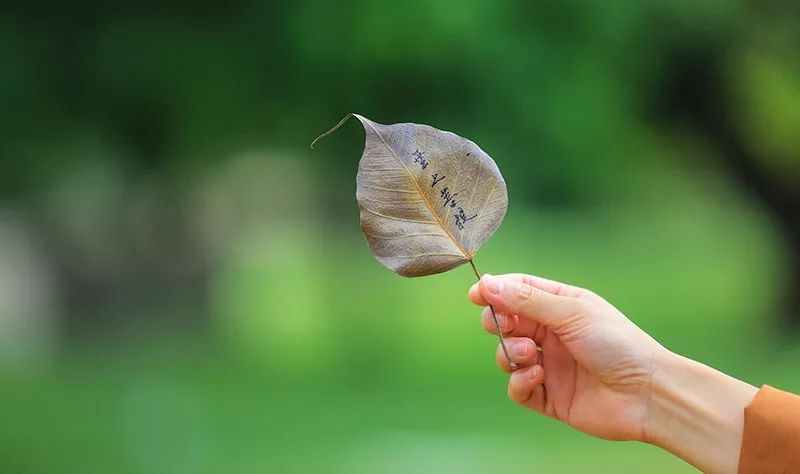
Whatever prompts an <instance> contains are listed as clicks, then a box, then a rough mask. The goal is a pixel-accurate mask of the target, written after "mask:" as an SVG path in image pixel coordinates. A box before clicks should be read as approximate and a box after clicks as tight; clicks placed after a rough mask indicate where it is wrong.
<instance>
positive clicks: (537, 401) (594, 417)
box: [469, 274, 757, 473]
mask: <svg viewBox="0 0 800 474" xmlns="http://www.w3.org/2000/svg"><path fill="white" fill-rule="evenodd" d="M469 297H470V299H471V300H472V302H473V303H475V304H476V305H479V306H487V305H489V304H491V305H493V306H494V308H495V310H496V312H497V318H498V323H499V326H500V330H501V331H502V333H503V335H504V336H505V337H507V339H505V340H506V343H507V344H508V346H509V349H510V355H511V358H512V359H513V361H514V362H515V363H516V364H517V365H518V366H519V368H518V369H517V370H514V371H512V370H511V368H510V367H509V364H508V361H507V360H506V358H505V356H504V354H503V352H502V350H501V348H500V346H498V348H497V353H496V359H497V364H498V365H499V366H500V368H501V369H502V370H504V371H505V372H507V373H510V374H511V376H510V378H509V383H508V396H509V398H511V399H512V400H513V401H515V402H516V403H519V404H520V405H523V406H525V407H528V408H531V409H533V410H536V411H538V412H540V413H543V414H545V415H548V416H551V417H553V418H556V419H558V420H560V421H563V422H564V423H567V424H569V425H570V426H572V427H573V428H576V429H578V430H580V431H583V432H585V433H588V434H590V435H593V436H597V437H600V438H605V439H610V440H638V441H644V442H647V443H651V444H654V445H656V446H659V447H661V448H663V449H665V450H667V451H669V452H671V453H673V454H675V455H676V456H679V457H681V458H683V459H684V460H686V461H687V462H689V463H691V464H693V465H694V466H695V467H697V468H699V469H701V470H702V471H703V472H710V473H717V472H719V473H727V472H736V470H737V466H738V457H739V449H740V445H741V440H742V431H743V425H744V420H743V411H744V407H745V406H746V405H747V404H748V403H749V402H750V400H752V398H753V397H754V396H755V393H756V391H757V389H756V388H755V387H753V386H752V385H749V384H747V383H745V382H742V381H740V380H737V379H735V378H733V377H730V376H728V375H726V374H724V373H722V372H719V371H717V370H714V369H713V368H711V367H708V366H706V365H703V364H700V363H698V362H695V361H693V360H690V359H687V358H685V357H682V356H680V355H677V354H674V353H672V352H670V351H668V350H667V349H665V348H664V347H663V346H661V345H660V344H659V343H658V342H656V341H655V340H654V339H653V338H652V337H650V336H649V335H648V334H647V333H645V332H644V331H643V330H641V329H640V328H639V327H638V326H636V325H635V324H634V323H633V322H631V321H630V320H629V319H628V318H626V317H625V315H623V314H622V313H621V312H620V311H619V310H617V309H616V308H615V307H614V306H612V305H611V304H610V303H608V302H607V301H606V300H604V299H603V298H601V297H600V296H598V295H596V294H594V293H592V292H590V291H588V290H585V289H582V288H577V287H573V286H569V285H565V284H563V283H558V282H555V281H551V280H546V279H544V278H539V277H534V276H530V275H523V274H508V275H502V276H491V275H484V276H483V278H481V280H480V281H479V282H478V283H476V284H475V285H473V286H472V288H470V290H469ZM481 324H482V325H483V327H484V328H485V329H486V330H487V331H489V332H491V333H495V331H496V329H495V326H494V322H493V320H492V315H491V312H490V311H489V308H486V309H484V311H483V315H482V317H481ZM537 346H538V347H539V348H541V352H538V351H537V350H536V349H537Z"/></svg>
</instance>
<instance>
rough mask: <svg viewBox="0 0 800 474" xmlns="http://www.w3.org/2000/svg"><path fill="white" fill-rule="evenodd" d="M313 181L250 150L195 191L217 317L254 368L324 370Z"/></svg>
mask: <svg viewBox="0 0 800 474" xmlns="http://www.w3.org/2000/svg"><path fill="white" fill-rule="evenodd" d="M318 196H319V189H318V186H317V183H316V179H315V175H314V174H313V173H312V171H311V169H310V168H309V167H308V166H307V165H306V164H305V163H304V162H303V161H301V160H297V159H291V158H287V157H284V156H281V155H280V154H278V153H275V152H259V151H252V152H247V153H244V154H242V155H239V156H237V157H234V158H232V159H231V160H229V161H227V162H226V163H225V165H223V167H222V168H216V169H213V170H210V174H209V176H208V178H207V179H205V180H203V181H202V184H200V185H199V187H198V190H197V199H198V201H199V205H198V209H199V211H198V213H199V215H198V217H197V219H195V220H196V221H197V222H199V223H200V224H199V225H200V227H201V229H199V230H198V235H203V236H205V239H206V241H205V246H206V252H208V254H209V255H210V256H211V258H210V260H211V261H212V262H213V263H212V265H211V273H212V278H211V281H212V283H211V311H212V314H213V316H214V318H215V320H216V323H217V327H218V329H219V331H220V333H221V335H222V337H223V339H224V340H225V341H226V342H227V343H228V344H229V345H230V346H231V347H233V348H234V349H235V350H236V351H238V352H240V353H242V354H244V355H246V356H247V357H250V358H252V359H254V360H256V361H260V362H264V363H268V364H270V365H274V366H275V367H276V368H283V369H286V370H289V371H294V370H296V369H298V368H301V367H302V368H303V370H304V371H306V372H307V371H308V370H314V369H311V368H312V367H317V368H318V369H321V364H320V363H319V362H320V361H321V360H323V361H324V360H326V359H325V358H323V357H321V356H322V355H323V354H326V352H327V350H326V345H327V344H326V340H327V337H326V335H327V334H329V330H330V329H329V324H328V318H327V314H326V312H324V311H321V309H322V308H325V307H326V304H325V302H324V301H323V295H324V291H325V286H324V282H323V281H321V279H322V277H321V276H320V272H319V266H320V257H321V256H322V253H323V252H324V251H325V249H324V248H323V246H324V238H325V230H324V228H322V227H321V225H322V224H320V221H321V220H322V219H321V218H320V215H319V211H318V206H317V202H318V199H317V198H318Z"/></svg>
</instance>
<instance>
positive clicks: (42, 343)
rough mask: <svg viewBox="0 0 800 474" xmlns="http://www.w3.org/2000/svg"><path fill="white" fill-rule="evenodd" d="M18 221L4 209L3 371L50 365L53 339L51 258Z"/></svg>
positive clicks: (0, 229)
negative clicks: (43, 252)
mask: <svg viewBox="0 0 800 474" xmlns="http://www.w3.org/2000/svg"><path fill="white" fill-rule="evenodd" d="M35 242H36V241H35V239H34V238H33V233H32V232H31V231H30V230H29V229H28V228H27V226H26V225H25V223H24V222H23V220H22V219H21V218H19V217H18V216H16V215H14V214H11V213H8V212H3V211H2V210H0V368H2V369H11V370H26V369H32V368H36V367H40V366H42V365H44V364H47V363H48V362H49V361H50V360H51V357H52V354H53V342H54V336H55V317H54V316H55V307H54V305H55V292H54V286H53V281H52V278H51V274H50V269H49V268H48V265H47V259H46V257H45V256H44V255H42V252H41V249H40V248H38V247H37V245H36V244H35Z"/></svg>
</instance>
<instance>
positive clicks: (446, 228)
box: [312, 114, 508, 277]
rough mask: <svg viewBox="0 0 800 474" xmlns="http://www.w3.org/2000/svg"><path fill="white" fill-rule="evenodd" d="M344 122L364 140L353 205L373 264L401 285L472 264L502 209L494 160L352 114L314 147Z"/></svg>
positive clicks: (442, 136)
mask: <svg viewBox="0 0 800 474" xmlns="http://www.w3.org/2000/svg"><path fill="white" fill-rule="evenodd" d="M350 117H355V118H357V119H358V120H359V121H360V122H361V124H362V125H363V126H364V131H365V132H366V139H365V144H364V153H363V154H362V155H361V161H360V163H359V166H358V174H357V175H356V199H357V201H358V207H359V209H360V211H361V229H362V230H363V232H364V235H365V236H366V237H367V242H368V243H369V249H370V251H372V253H373V254H374V255H375V257H376V258H377V259H378V261H380V262H381V263H382V264H383V265H384V266H386V267H387V268H389V269H391V270H392V271H394V272H397V273H398V274H400V275H403V276H406V277H417V276H424V275H431V274H434V273H441V272H445V271H447V270H450V269H452V268H454V267H457V266H458V265H461V264H464V263H467V262H470V263H471V262H472V259H473V257H474V256H475V253H476V252H477V251H478V249H479V248H480V247H481V245H483V243H484V242H486V240H488V239H489V237H491V236H492V234H494V232H495V230H497V228H498V227H499V226H500V223H501V222H502V221H503V217H505V214H506V208H507V207H508V195H507V192H506V183H505V181H504V180H503V176H502V175H501V174H500V170H499V169H498V168H497V165H496V164H495V162H494V161H493V160H492V158H491V157H489V155H487V154H486V153H485V152H484V151H483V150H481V149H480V147H478V145H476V144H475V143H473V142H472V141H470V140H467V139H466V138H463V137H460V136H458V135H456V134H454V133H451V132H445V131H442V130H438V129H435V128H433V127H430V126H428V125H419V124H414V123H398V124H393V125H382V124H379V123H376V122H373V121H372V120H369V119H368V118H366V117H362V116H361V115H357V114H349V115H347V116H345V117H344V118H343V119H342V120H341V121H340V122H339V123H338V124H336V126H334V127H333V128H332V129H331V130H329V131H328V132H326V133H324V134H323V135H321V136H320V137H319V138H317V139H316V140H314V143H316V142H317V140H319V139H320V138H323V137H325V136H327V135H329V134H331V133H333V132H334V131H336V130H337V129H338V128H339V127H340V126H342V124H344V123H345V122H346V121H347V120H348V119H349V118H350ZM313 145H314V144H313V143H312V147H313ZM476 273H477V270H476Z"/></svg>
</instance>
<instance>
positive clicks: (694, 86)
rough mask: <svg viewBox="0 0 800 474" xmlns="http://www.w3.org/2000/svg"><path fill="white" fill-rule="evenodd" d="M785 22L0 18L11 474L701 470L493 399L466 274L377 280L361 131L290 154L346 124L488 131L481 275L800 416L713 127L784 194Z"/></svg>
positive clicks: (5, 407) (145, 14)
mask: <svg viewBox="0 0 800 474" xmlns="http://www.w3.org/2000/svg"><path fill="white" fill-rule="evenodd" d="M798 18H800V15H798V7H797V5H796V3H790V2H775V1H772V2H758V5H756V4H755V2H735V1H718V0H713V1H708V2H702V4H698V3H697V2H691V1H684V0H673V1H663V0H662V1H659V0H656V1H650V2H629V1H619V2H607V1H590V0H583V1H577V0H574V1H562V2H555V1H537V2H527V1H518V2H495V1H489V0H485V1H484V0H481V1H466V2H464V1H450V0H447V1H445V0H435V1H434V0H428V1H421V2H402V3H398V2H385V1H353V2H324V1H297V2H290V1H285V2H252V1H244V0H234V1H231V2H202V3H193V2H188V1H185V2H155V1H151V0H144V1H137V2H133V1H121V2H114V3H113V4H106V3H100V2H94V3H93V2H86V3H82V4H80V5H62V4H61V3H58V2H48V1H42V2H39V1H32V2H25V3H22V2H19V3H17V2H12V3H11V4H7V5H5V6H3V7H0V59H2V70H1V71H2V73H0V109H1V110H0V160H2V169H1V170H0V470H1V471H3V472H9V473H11V472H13V473H27V472H48V473H49V472H80V473H107V472H115V473H117V472H118V473H128V472H130V473H139V472H141V473H171V474H173V473H178V474H180V473H211V472H214V473H216V472H224V473H251V472H275V473H293V472H298V473H300V472H302V473H305V472H342V473H345V472H346V473H367V472H369V473H372V472H387V473H405V472H417V473H434V472H435V473H447V472H454V473H456V472H457V473H490V472H520V473H528V472H530V473H534V472H550V473H555V472H584V471H590V472H609V473H611V472H614V473H616V472H644V471H646V472H653V473H658V472H692V469H691V468H690V467H689V466H687V465H685V464H683V463H682V462H681V461H679V460H677V459H675V458H673V457H671V456H670V455H668V454H667V453H664V452H661V451H659V450H658V449H656V448H654V447H651V446H646V445H643V444H638V443H610V442H606V441H601V440H596V439H592V438H590V437H588V436H585V435H583V434H580V433H577V432H574V431H572V430H570V429H569V428H568V427H565V426H562V425H560V424H558V423H556V422H554V421H552V420H549V419H545V418H542V417H540V416H537V415H536V414H534V413H531V412H528V411H526V410H524V409H522V408H520V407H518V406H515V405H514V404H512V403H511V402H510V401H508V400H507V398H506V396H505V384H506V376H505V375H504V374H502V373H501V372H499V371H498V370H497V369H496V367H495V365H494V364H495V363H494V350H495V344H496V340H495V339H493V338H492V337H491V336H489V335H487V334H485V333H484V332H483V331H482V330H481V328H480V325H479V322H478V319H479V309H478V308H475V307H473V306H472V305H470V304H469V302H468V301H467V299H466V291H467V289H468V288H469V286H470V285H471V284H472V283H473V281H474V275H473V274H472V272H471V270H470V269H469V268H468V267H460V268H457V269H455V270H454V271H452V272H449V273H447V274H443V275H437V276H432V277H427V278H422V279H414V280H409V279H403V278H401V277H398V276H396V275H394V274H392V273H391V272H390V271H388V270H386V269H384V268H382V267H381V266H380V265H379V264H378V263H377V262H376V261H375V260H374V258H373V257H372V256H371V255H370V253H369V251H368V249H367V246H366V243H365V240H364V238H363V236H362V235H361V234H360V232H359V225H358V211H357V208H356V205H355V199H354V190H355V183H354V177H355V172H356V168H357V164H358V158H359V156H360V153H361V149H362V146H363V132H362V131H361V130H360V127H359V126H357V124H356V123H350V124H348V125H347V126H345V127H344V128H343V129H341V130H339V131H338V132H337V133H336V134H335V135H333V136H331V137H329V138H327V139H326V140H325V141H322V142H320V143H319V145H318V146H317V147H316V149H315V150H311V149H309V146H308V145H309V143H310V142H311V140H312V139H313V138H314V137H315V136H316V135H318V134H319V133H321V132H323V131H324V130H327V129H328V128H329V127H330V126H332V125H333V124H335V123H336V121H338V120H339V119H340V118H341V117H342V116H343V115H345V114H346V113H348V112H358V113H361V114H363V115H365V116H367V117H369V118H371V119H373V120H375V121H378V122H382V123H394V122H404V121H414V122H419V123H427V124H430V125H433V126H436V127H439V128H442V129H446V130H451V131H454V132H456V133H458V134H460V135H462V136H465V137H468V138H470V139H472V140H473V141H475V142H476V143H478V144H479V145H480V146H481V147H482V148H483V149H484V150H486V151H487V152H488V153H489V154H490V155H491V156H492V157H493V158H494V159H495V161H496V162H497V164H498V166H499V167H500V169H501V170H502V172H503V174H504V176H505V178H506V181H507V183H508V192H509V200H510V206H509V211H508V214H507V217H506V219H505V222H504V224H503V225H502V226H501V227H500V229H499V231H498V232H497V233H496V235H495V236H494V237H493V238H492V239H491V240H490V241H489V242H488V243H486V244H485V246H484V247H483V249H482V250H481V251H480V252H479V254H478V256H477V258H476V263H477V265H478V267H479V269H480V270H481V271H483V272H490V273H495V274H497V273H505V272H527V273H533V274H537V275H541V276H546V277H549V278H553V279H558V280H562V281H565V282H569V283H572V284H575V285H579V286H584V287H587V288H591V289H592V290H594V291H596V292H597V293H599V294H601V295H603V296H605V297H606V298H607V299H609V300H610V301H611V302H613V303H614V304H615V305H616V306H618V307H619V308H620V309H621V310H622V311H623V312H624V313H625V314H627V315H628V316H629V317H630V318H631V319H633V320H634V321H635V322H636V323H637V324H638V325H640V326H641V327H642V328H644V329H645V330H646V331H648V332H649V333H651V334H652V335H653V336H654V337H655V338H656V339H658V340H659V341H661V342H662V343H663V344H664V345H666V346H667V347H668V348H670V349H672V350H674V351H676V352H679V353H682V354H684V355H687V356H689V357H692V358H695V359H698V360H700V361H703V362H705V363H708V364H710V365H712V366H714V367H716V368H718V369H720V370H723V371H725V372H727V373H730V374H732V375H734V376H737V377H740V378H743V379H745V380H747V381H748V382H750V383H752V384H755V385H760V384H763V383H769V384H771V385H775V386H778V387H781V388H784V389H787V390H794V391H800V379H798V377H797V374H798V367H799V366H798V362H797V361H798V357H799V356H800V345H798V344H797V342H798V339H797V336H796V331H795V330H793V329H791V326H790V325H788V324H787V323H786V320H787V319H789V320H791V319H792V318H793V317H795V318H796V317H797V315H796V314H794V313H791V310H787V309H786V308H787V306H786V301H787V299H788V300H791V295H792V294H793V293H796V291H797V288H796V287H794V286H792V283H791V281H792V280H791V278H792V275H793V273H792V272H793V268H794V267H793V265H796V261H795V260H793V257H792V256H794V255H796V254H797V249H796V248H795V247H794V246H793V244H792V240H791V238H789V237H787V233H786V230H785V229H786V225H785V221H786V218H785V216H784V217H783V219H782V218H781V216H780V215H779V214H778V213H776V212H775V211H774V210H773V209H772V208H771V207H770V205H769V203H768V202H765V201H764V200H763V199H761V197H760V196H759V194H758V193H757V192H754V191H753V189H752V188H751V187H749V186H748V184H747V182H746V179H745V180H742V179H741V177H739V175H737V173H736V172H735V171H734V170H733V169H732V167H731V162H730V156H729V155H728V154H727V153H726V151H729V149H728V148H725V147H720V146H719V143H720V139H719V136H720V135H719V133H718V131H719V129H720V128H719V127H718V126H717V125H718V124H717V122H716V120H718V119H719V117H723V118H724V123H725V124H726V126H725V127H723V128H724V131H723V133H722V136H724V137H729V138H730V137H733V138H732V140H733V141H734V142H735V143H737V147H736V149H737V150H740V151H742V152H743V153H745V154H748V155H749V156H753V157H755V158H756V159H757V164H758V167H759V168H758V169H760V170H763V173H764V174H765V176H767V178H768V183H769V184H768V187H769V189H780V190H785V191H786V192H787V193H789V194H791V193H797V190H798V185H800V159H798V157H800V105H798V104H800V61H799V60H798V58H800V55H798V54H797V52H798V50H797V45H798V44H800V33H799V31H800V29H798V28H797V24H798ZM709 84H710V85H709ZM709 97H711V98H714V100H716V102H713V101H712V102H709V103H710V104H711V105H708V104H707V103H706V101H705V99H706V98H709ZM723 142H724V140H723ZM792 219H795V218H790V219H789V221H790V222H792ZM795 221H796V219H795ZM782 222H783V223H782ZM787 295H788V297H787ZM786 314H789V317H788V318H787V317H786Z"/></svg>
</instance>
